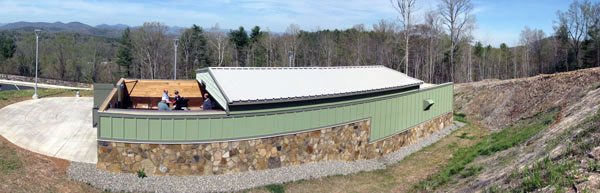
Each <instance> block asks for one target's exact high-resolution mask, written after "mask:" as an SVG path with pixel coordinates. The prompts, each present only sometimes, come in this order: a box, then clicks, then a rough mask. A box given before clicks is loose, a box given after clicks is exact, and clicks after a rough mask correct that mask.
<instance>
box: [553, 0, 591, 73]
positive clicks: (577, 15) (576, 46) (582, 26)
mask: <svg viewBox="0 0 600 193" xmlns="http://www.w3.org/2000/svg"><path fill="white" fill-rule="evenodd" d="M557 14H558V23H559V25H560V26H563V27H564V28H565V30H566V32H567V34H568V36H569V38H570V39H571V41H569V45H570V47H571V48H573V50H574V52H575V60H576V61H577V66H581V54H580V53H581V44H582V41H583V39H584V38H585V37H586V33H587V26H586V22H587V19H586V17H585V15H584V14H585V6H583V5H581V4H580V3H579V1H577V0H575V1H573V3H571V5H570V6H569V10H568V11H566V12H561V11H558V12H557Z"/></svg>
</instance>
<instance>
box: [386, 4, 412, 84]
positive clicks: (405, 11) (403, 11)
mask: <svg viewBox="0 0 600 193" xmlns="http://www.w3.org/2000/svg"><path fill="white" fill-rule="evenodd" d="M390 3H392V5H394V4H395V5H394V8H395V9H396V10H397V11H398V13H400V15H401V18H400V22H402V27H403V28H404V41H405V44H404V58H403V61H404V73H406V75H408V64H409V63H408V59H409V57H408V56H409V47H408V46H409V39H410V30H411V29H410V16H411V14H412V12H413V11H414V8H415V3H416V0H396V2H394V0H390Z"/></svg>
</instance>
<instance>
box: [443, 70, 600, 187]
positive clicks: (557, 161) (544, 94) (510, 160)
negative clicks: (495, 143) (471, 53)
mask: <svg viewBox="0 0 600 193" xmlns="http://www.w3.org/2000/svg"><path fill="white" fill-rule="evenodd" d="M454 106H455V111H456V112H457V113H464V114H466V115H467V118H468V119H469V120H471V121H472V122H474V123H477V124H479V125H482V126H484V127H487V128H489V129H490V130H492V131H493V132H496V133H505V132H504V131H506V130H508V131H510V132H514V133H518V132H521V131H523V130H526V129H530V128H540V129H539V130H535V129H534V130H532V131H539V133H531V134H532V135H531V136H532V137H528V138H526V139H525V141H524V142H522V143H518V144H510V145H509V146H506V147H501V149H498V150H497V151H495V150H494V151H492V152H495V153H492V154H486V153H482V152H478V155H479V154H480V156H478V157H477V158H475V159H474V160H473V162H471V163H469V165H467V167H466V168H473V167H477V168H481V169H480V170H481V172H479V173H478V175H473V176H471V177H463V178H461V177H458V178H454V179H453V180H450V182H449V183H447V184H446V185H444V186H442V187H441V188H439V189H438V190H440V191H442V190H443V191H450V192H455V191H456V192H473V191H485V192H502V191H505V190H509V191H541V192H554V191H561V190H565V191H567V192H580V191H583V190H586V191H588V192H597V191H599V190H600V189H599V188H600V186H599V184H600V173H599V172H600V164H598V163H599V161H600V147H599V148H597V147H598V146H599V144H600V121H599V120H600V111H599V109H600V68H590V69H584V70H578V71H572V72H566V73H558V74H552V75H538V76H535V77H530V78H522V79H512V80H501V81H492V80H486V81H481V82H475V83H465V84H457V85H456V86H455V104H454ZM544 117H548V118H547V119H545V118H544ZM510 128H523V129H521V130H510ZM492 135H493V134H492ZM498 136H502V135H498ZM490 140H495V139H493V137H492V139H490ZM502 148H503V149H502Z"/></svg>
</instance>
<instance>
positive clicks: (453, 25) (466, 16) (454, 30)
mask: <svg viewBox="0 0 600 193" xmlns="http://www.w3.org/2000/svg"><path fill="white" fill-rule="evenodd" d="M438 9H439V11H440V14H441V16H442V18H443V19H444V20H443V21H444V24H445V25H446V27H447V28H448V34H450V80H451V81H454V50H455V49H456V43H457V41H458V40H459V38H460V36H461V35H462V33H463V29H464V28H465V27H466V26H467V25H468V24H469V23H470V22H473V21H474V19H475V18H474V16H473V15H471V11H473V5H472V4H471V0H441V3H440V4H439V5H438Z"/></svg>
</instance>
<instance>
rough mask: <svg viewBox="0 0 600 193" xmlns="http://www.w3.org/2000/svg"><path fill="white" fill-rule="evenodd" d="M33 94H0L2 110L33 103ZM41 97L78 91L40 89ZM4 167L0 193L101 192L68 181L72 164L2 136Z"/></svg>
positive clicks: (0, 148)
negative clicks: (11, 106) (33, 150)
mask: <svg viewBox="0 0 600 193" xmlns="http://www.w3.org/2000/svg"><path fill="white" fill-rule="evenodd" d="M32 94H33V91H32V90H22V91H3V92H0V108H3V107H5V106H8V105H10V104H13V103H17V102H21V101H25V100H30V99H31V95H32ZM38 94H39V95H40V96H41V97H59V96H74V94H75V91H70V90H57V89H53V90H51V89H40V90H38ZM82 95H84V96H90V95H91V92H89V91H86V92H82ZM0 129H1V128H0ZM0 164H4V165H0V168H1V170H0V182H2V183H0V192H99V190H97V189H95V188H93V187H91V186H88V185H86V184H83V183H79V182H75V181H72V180H69V179H68V176H67V173H66V170H67V168H68V167H69V161H66V160H63V159H58V158H53V157H48V156H45V155H41V154H37V153H33V152H30V151H27V150H24V149H22V148H20V147H18V146H16V145H14V144H12V143H10V142H9V141H8V140H6V139H5V138H4V137H2V136H0ZM8 165H12V166H16V167H10V168H9V167H8Z"/></svg>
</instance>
